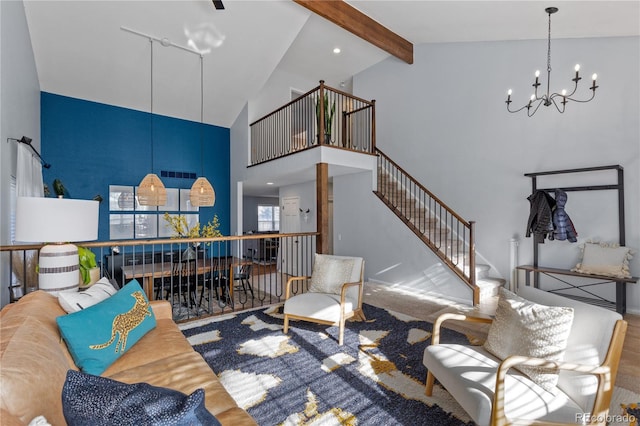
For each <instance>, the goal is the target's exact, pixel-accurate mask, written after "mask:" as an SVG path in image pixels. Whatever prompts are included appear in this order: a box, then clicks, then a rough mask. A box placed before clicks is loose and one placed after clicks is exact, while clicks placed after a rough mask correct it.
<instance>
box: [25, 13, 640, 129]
mask: <svg viewBox="0 0 640 426" xmlns="http://www.w3.org/2000/svg"><path fill="white" fill-rule="evenodd" d="M349 3H350V4H351V5H352V6H354V7H356V8H357V9H359V10H360V11H362V12H363V13H365V14H367V15H369V16H370V17H371V18H373V19H375V20H377V21H378V22H380V23H381V24H382V25H384V26H386V27H387V28H389V29H390V30H392V31H394V32H395V33H397V34H398V35H400V36H402V37H404V38H405V39H407V40H409V41H410V42H412V43H413V44H414V45H417V44H421V43H436V42H459V41H488V40H522V39H544V38H546V36H547V33H546V25H547V16H546V14H545V13H544V8H545V7H547V6H556V7H558V8H559V9H560V12H558V13H557V14H556V15H554V17H553V37H554V38H566V37H606V36H629V35H640V25H639V22H640V17H639V15H640V2H639V1H557V2H551V3H549V4H547V3H541V2H539V1H451V0H449V1H397V0H395V1H392V0H387V1H385V0H379V1H365V0H362V1H357V0H352V1H349ZM24 4H25V11H26V16H27V23H28V26H29V32H30V35H31V42H32V45H33V50H34V54H35V60H36V67H37V72H38V78H39V80H40V89H41V90H42V91H45V92H51V93H56V94H60V95H65V96H71V97H75V98H80V99H87V100H91V101H96V102H102V103H106V104H110V105H117V106H122V107H126V108H132V109H136V110H141V111H149V110H150V108H151V105H150V94H151V93H150V71H151V70H150V43H149V41H148V40H147V39H146V38H143V37H140V36H137V35H134V34H131V33H129V32H126V31H123V30H121V27H123V26H124V27H127V28H130V29H132V30H135V31H138V32H142V33H145V34H148V35H151V36H153V37H157V38H159V39H162V38H167V39H168V40H169V41H170V42H172V43H175V44H178V45H181V46H185V47H186V46H187V45H188V40H189V37H188V35H189V34H191V35H192V36H193V34H197V33H198V32H200V33H201V34H203V33H206V34H208V35H209V37H210V43H209V45H208V46H205V45H203V44H200V45H199V47H201V48H204V47H208V48H209V49H210V52H209V53H207V54H205V56H204V69H205V75H204V102H205V106H204V111H205V112H204V114H205V116H204V119H205V122H207V123H210V124H215V125H219V126H224V127H230V126H231V125H232V124H233V122H234V120H235V119H236V117H237V115H238V114H239V112H240V111H241V109H242V108H243V106H244V105H245V103H246V102H247V100H248V99H252V98H253V97H255V96H256V94H257V93H258V92H259V91H260V89H261V88H262V87H263V85H264V84H265V82H266V81H267V80H268V79H269V77H270V76H271V74H272V73H273V72H274V70H275V69H277V68H278V67H280V69H282V70H283V71H287V72H288V73H292V74H294V75H300V76H302V77H304V78H308V79H310V80H313V81H315V80H318V79H320V78H322V79H324V80H325V81H326V82H327V84H329V85H331V86H333V87H339V84H340V82H341V81H348V80H350V79H351V77H352V76H353V75H354V74H356V73H358V72H360V71H362V70H364V69H366V68H368V67H370V66H371V65H373V64H375V63H377V62H379V61H381V60H383V59H386V58H387V57H389V55H388V54H387V53H386V52H384V51H382V50H380V49H378V48H376V47H374V46H373V45H371V44H368V43H366V42H365V41H363V40H361V39H359V38H357V37H356V36H353V35H351V34H350V33H348V32H347V31H345V30H343V29H342V28H340V27H338V26H336V25H333V24H331V23H329V22H328V21H326V20H324V19H323V18H320V17H318V16H315V15H313V14H312V13H311V12H309V11H308V10H307V9H305V8H303V7H302V6H300V5H298V4H296V3H294V2H293V1H290V0H256V1H240V0H226V1H224V5H225V7H226V9H225V10H216V9H214V7H213V5H212V3H211V1H209V0H202V1H157V0H149V1H53V0H52V1H32V0H25V1H24ZM203 31H204V32H203ZM335 46H339V47H340V48H341V49H342V53H341V54H340V55H338V56H336V55H333V54H332V53H331V50H332V49H333V47H335ZM407 66H411V65H407ZM153 74H154V89H153V112H154V113H158V114H163V115H168V116H172V117H178V118H183V119H188V120H193V121H199V120H200V67H199V58H198V56H197V55H194V54H191V53H189V52H185V51H183V50H181V49H175V48H171V47H163V46H162V45H161V44H160V43H154V67H153Z"/></svg>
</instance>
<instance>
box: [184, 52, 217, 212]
mask: <svg viewBox="0 0 640 426" xmlns="http://www.w3.org/2000/svg"><path fill="white" fill-rule="evenodd" d="M202 68H203V65H202V54H201V55H200V166H201V168H202V174H203V175H204V165H203V164H204V163H203V152H202V151H203V148H202V125H203V122H204V113H203V112H204V87H203V86H204V84H203V78H204V77H203V74H204V73H203V69H202ZM189 199H190V200H191V205H192V206H194V207H211V206H213V205H214V204H215V203H216V192H215V191H214V190H213V186H212V185H211V183H209V180H207V178H206V177H204V176H201V177H199V178H198V179H196V181H195V182H194V183H193V185H192V186H191V191H190V192H189Z"/></svg>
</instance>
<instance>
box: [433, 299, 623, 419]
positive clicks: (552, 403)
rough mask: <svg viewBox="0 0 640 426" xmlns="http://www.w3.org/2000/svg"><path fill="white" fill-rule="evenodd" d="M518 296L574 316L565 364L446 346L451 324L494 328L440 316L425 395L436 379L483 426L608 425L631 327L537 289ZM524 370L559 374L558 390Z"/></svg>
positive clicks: (616, 316) (459, 317) (615, 315)
mask: <svg viewBox="0 0 640 426" xmlns="http://www.w3.org/2000/svg"><path fill="white" fill-rule="evenodd" d="M518 295H519V296H521V297H523V298H525V299H526V300H529V301H531V302H534V303H536V304H541V305H545V306H563V307H571V308H573V312H574V316H573V323H572V324H571V329H570V331H569V336H568V339H567V346H566V349H565V351H564V356H563V358H562V360H561V361H557V360H555V361H549V360H547V359H541V358H535V357H527V356H518V355H512V356H508V357H505V358H504V359H499V358H497V357H496V356H494V355H492V354H491V353H489V352H488V351H487V350H486V349H485V348H484V347H483V346H470V345H456V344H446V343H441V342H440V328H441V326H442V324H443V322H445V321H449V320H460V321H472V322H480V323H491V321H492V319H490V318H478V317H472V316H466V315H459V314H444V315H442V316H440V317H439V318H438V319H437V320H436V322H435V324H434V327H433V335H432V343H431V345H430V346H428V347H427V348H426V349H425V352H424V357H423V364H424V365H425V366H426V367H427V369H428V373H427V380H426V394H427V395H428V396H431V394H432V390H433V386H434V381H435V378H437V379H438V381H439V382H440V384H441V385H442V386H443V387H444V388H445V389H446V390H447V391H448V392H449V393H450V394H451V395H452V396H453V397H454V398H455V399H456V401H458V403H460V405H461V406H462V407H463V408H464V409H465V411H466V412H467V414H469V416H470V417H471V418H472V419H473V420H474V422H476V423H477V424H478V425H480V426H484V425H492V426H502V425H514V424H518V425H520V424H527V425H547V426H548V425H576V424H589V425H603V426H604V425H606V420H607V414H608V412H609V405H610V404H611V397H612V394H613V387H614V383H615V378H616V374H617V371H618V364H619V362H620V356H621V353H622V346H623V343H624V337H625V333H626V329H627V322H626V321H624V320H623V319H622V317H621V316H620V315H619V314H618V313H616V312H613V311H609V310H607V309H603V308H601V307H598V306H593V305H588V304H586V303H583V302H580V301H577V300H572V299H568V298H565V297H562V296H559V295H556V294H552V293H548V292H545V291H542V290H539V289H535V288H532V287H522V288H521V289H520V290H519V292H518ZM523 365H528V366H536V367H545V368H551V369H554V370H556V371H558V381H557V385H556V386H555V389H553V391H552V392H550V391H548V390H545V389H543V388H542V387H540V386H539V385H538V384H537V383H535V382H534V381H532V380H531V379H530V378H529V377H528V376H526V375H525V374H523V373H521V372H520V371H518V370H516V368H519V367H522V366H523Z"/></svg>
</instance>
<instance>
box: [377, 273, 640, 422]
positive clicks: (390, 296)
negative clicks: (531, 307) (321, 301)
mask: <svg viewBox="0 0 640 426" xmlns="http://www.w3.org/2000/svg"><path fill="white" fill-rule="evenodd" d="M364 288H365V290H364V303H368V304H370V305H373V306H377V307H379V308H385V309H390V310H393V311H396V312H400V313H403V314H406V315H409V316H412V317H415V318H419V319H423V320H426V321H429V322H434V321H435V319H436V318H437V317H438V316H439V315H440V314H442V313H444V312H474V313H476V314H478V313H479V314H485V315H487V314H492V313H493V312H494V311H495V308H496V306H495V301H493V302H492V303H487V304H485V305H484V306H480V307H477V308H474V307H472V306H469V305H464V304H460V303H456V302H452V301H450V300H446V299H442V298H440V297H436V296H433V295H429V294H416V293H415V292H408V291H406V290H403V289H402V288H400V287H392V286H388V285H382V284H376V283H365V287H364ZM448 327H450V328H451V329H454V330H455V331H458V332H461V333H464V334H466V335H467V336H470V337H471V336H473V337H475V338H477V339H479V341H483V340H484V339H486V336H487V332H488V325H476V324H469V325H461V324H460V323H458V324H456V323H454V322H452V323H450V325H448ZM619 376H620V375H619ZM617 380H618V382H621V383H631V384H632V386H629V387H630V388H631V389H625V388H622V387H620V386H616V387H615V389H614V393H613V398H612V400H611V405H610V409H609V410H610V411H609V413H610V415H612V416H614V417H613V418H612V420H613V421H612V422H611V423H610V425H612V426H621V425H624V426H628V425H629V422H627V421H622V419H619V418H617V417H616V416H617V415H621V414H622V408H621V404H631V403H640V394H638V393H637V392H635V390H636V389H634V388H633V387H635V386H638V385H639V384H638V383H637V382H638V380H637V378H630V377H622V378H620V377H618V379H617ZM619 384H620V383H619ZM618 420H620V421H618Z"/></svg>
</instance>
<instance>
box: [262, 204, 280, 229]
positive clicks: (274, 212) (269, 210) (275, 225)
mask: <svg viewBox="0 0 640 426" xmlns="http://www.w3.org/2000/svg"><path fill="white" fill-rule="evenodd" d="M279 230H280V206H267V205H258V231H279Z"/></svg>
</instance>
